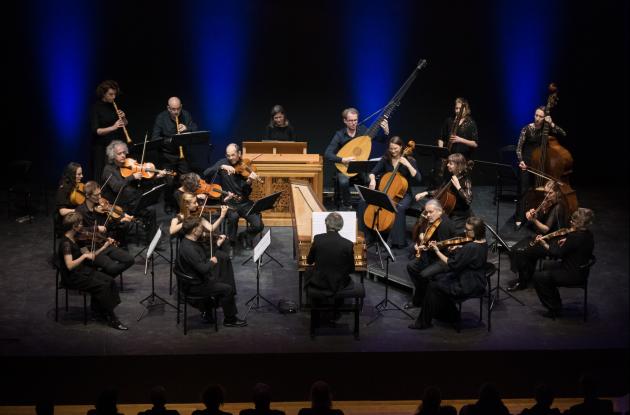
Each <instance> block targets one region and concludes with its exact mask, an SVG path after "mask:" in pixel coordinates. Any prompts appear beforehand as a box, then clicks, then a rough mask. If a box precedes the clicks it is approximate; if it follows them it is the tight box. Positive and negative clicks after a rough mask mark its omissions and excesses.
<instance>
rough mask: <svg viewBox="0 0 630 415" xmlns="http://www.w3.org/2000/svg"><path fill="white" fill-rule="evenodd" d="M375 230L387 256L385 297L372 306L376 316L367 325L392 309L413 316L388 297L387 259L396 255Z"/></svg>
mask: <svg viewBox="0 0 630 415" xmlns="http://www.w3.org/2000/svg"><path fill="white" fill-rule="evenodd" d="M368 190H369V189H368ZM375 231H376V234H377V235H378V239H379V240H380V242H381V243H382V244H383V247H384V248H385V251H387V258H386V260H385V261H386V264H387V265H386V266H385V298H383V300H382V301H381V302H380V303H378V304H376V305H375V306H374V308H375V309H376V317H374V318H373V319H372V320H371V321H370V322H369V323H367V326H369V325H370V324H372V323H374V322H375V321H376V320H378V318H379V317H381V316H383V312H385V311H392V310H393V311H396V310H398V311H400V312H401V313H403V314H405V315H406V316H407V317H409V318H410V319H412V320H413V319H414V318H413V317H412V316H411V314H409V313H408V312H406V311H405V310H403V309H402V308H401V307H400V306H399V305H398V304H396V303H395V302H393V301H391V300H390V299H389V260H390V259H391V261H392V262H396V257H395V256H394V255H393V254H392V251H391V249H389V246H388V245H387V243H385V240H384V239H383V237H382V236H381V233H380V232H379V231H378V230H377V229H375ZM389 305H391V306H393V308H388V306H389Z"/></svg>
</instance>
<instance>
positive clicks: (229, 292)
mask: <svg viewBox="0 0 630 415" xmlns="http://www.w3.org/2000/svg"><path fill="white" fill-rule="evenodd" d="M187 289H188V293H189V294H190V295H195V296H199V297H206V299H205V300H204V301H202V302H201V303H200V304H199V303H191V305H192V306H193V307H196V308H198V309H200V310H201V311H210V310H211V307H212V300H211V298H210V297H215V298H217V300H218V301H219V304H220V305H221V308H223V315H224V316H225V317H226V318H228V319H231V318H234V317H235V316H236V314H237V313H238V310H237V308H236V301H234V290H233V289H232V287H231V286H230V285H229V284H225V283H222V282H217V281H206V282H205V283H203V284H200V285H190V286H188V287H187Z"/></svg>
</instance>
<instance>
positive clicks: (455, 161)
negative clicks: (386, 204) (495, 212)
mask: <svg viewBox="0 0 630 415" xmlns="http://www.w3.org/2000/svg"><path fill="white" fill-rule="evenodd" d="M447 160H448V162H447V163H446V169H447V170H448V173H449V174H446V175H445V177H444V183H443V184H442V186H445V185H446V184H448V183H449V182H450V184H451V189H453V191H454V194H455V198H456V202H455V207H454V208H453V210H452V211H451V212H450V213H449V218H450V219H451V220H452V221H453V223H454V225H455V229H456V230H457V233H458V234H460V235H461V234H463V233H464V231H465V229H464V225H465V224H466V219H468V217H470V216H471V215H472V210H471V209H470V205H471V204H472V199H473V191H472V181H471V179H470V176H469V175H468V164H467V162H466V158H465V157H464V156H463V155H461V154H459V153H454V154H451V155H450V156H448V159H447ZM436 193H437V190H430V191H425V192H421V193H418V194H417V195H416V201H420V199H422V198H425V197H427V196H430V197H433V196H434V195H435V194H436Z"/></svg>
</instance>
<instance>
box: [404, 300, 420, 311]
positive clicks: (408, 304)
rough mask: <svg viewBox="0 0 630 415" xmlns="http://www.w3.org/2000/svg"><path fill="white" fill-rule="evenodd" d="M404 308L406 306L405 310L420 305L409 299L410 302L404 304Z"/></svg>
mask: <svg viewBox="0 0 630 415" xmlns="http://www.w3.org/2000/svg"><path fill="white" fill-rule="evenodd" d="M403 308H404V309H405V310H409V309H412V308H420V306H417V305H415V304H414V303H413V302H412V301H409V302H408V303H405V304H404V305H403Z"/></svg>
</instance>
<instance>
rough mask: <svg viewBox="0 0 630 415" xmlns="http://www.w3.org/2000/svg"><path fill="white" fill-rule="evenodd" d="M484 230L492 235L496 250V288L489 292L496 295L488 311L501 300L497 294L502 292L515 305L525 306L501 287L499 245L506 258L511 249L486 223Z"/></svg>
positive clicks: (509, 254)
mask: <svg viewBox="0 0 630 415" xmlns="http://www.w3.org/2000/svg"><path fill="white" fill-rule="evenodd" d="M485 225H486V228H487V229H488V230H489V231H490V233H491V234H492V235H494V243H495V247H496V249H497V257H498V260H497V285H496V287H494V288H492V289H491V290H490V291H491V292H492V291H496V292H497V295H496V297H495V298H494V299H493V301H492V302H491V303H490V309H492V308H493V307H494V302H495V301H497V302H498V301H501V298H499V292H500V291H503V293H505V294H507V295H508V296H509V297H510V298H512V299H513V300H516V302H517V303H519V304H520V305H525V304H524V303H523V302H522V301H521V300H519V299H518V298H516V297H515V296H513V295H512V294H511V293H510V292H509V291H507V290H505V289H504V288H503V287H501V248H500V247H499V245H503V247H504V248H505V250H506V252H507V253H508V256H511V253H512V248H510V247H509V246H508V244H507V243H505V241H504V240H503V239H502V238H501V237H500V236H499V234H498V233H497V232H496V231H495V230H494V229H492V226H490V225H488V224H487V223H486V224H485ZM490 294H491V293H488V301H490Z"/></svg>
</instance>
